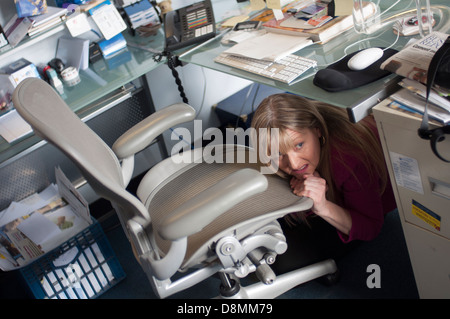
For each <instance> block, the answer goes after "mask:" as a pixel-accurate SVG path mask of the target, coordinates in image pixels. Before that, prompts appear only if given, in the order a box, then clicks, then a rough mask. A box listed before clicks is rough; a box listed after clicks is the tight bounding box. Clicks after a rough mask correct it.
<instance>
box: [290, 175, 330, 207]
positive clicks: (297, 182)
mask: <svg viewBox="0 0 450 319" xmlns="http://www.w3.org/2000/svg"><path fill="white" fill-rule="evenodd" d="M290 185H291V188H292V191H293V193H294V194H295V195H297V196H306V197H309V198H311V199H312V200H313V202H314V205H313V207H312V211H313V212H314V213H315V214H317V215H320V211H321V210H322V209H324V208H325V207H326V203H327V199H326V192H327V182H326V181H325V179H323V178H322V177H320V175H319V173H318V172H314V174H305V175H303V179H302V180H301V179H298V178H296V177H292V179H291V182H290Z"/></svg>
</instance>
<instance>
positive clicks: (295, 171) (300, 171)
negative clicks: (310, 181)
mask: <svg viewBox="0 0 450 319" xmlns="http://www.w3.org/2000/svg"><path fill="white" fill-rule="evenodd" d="M307 169H308V164H305V165H303V166H302V167H300V168H299V169H293V170H292V174H294V175H303V174H305V173H306V170H307Z"/></svg>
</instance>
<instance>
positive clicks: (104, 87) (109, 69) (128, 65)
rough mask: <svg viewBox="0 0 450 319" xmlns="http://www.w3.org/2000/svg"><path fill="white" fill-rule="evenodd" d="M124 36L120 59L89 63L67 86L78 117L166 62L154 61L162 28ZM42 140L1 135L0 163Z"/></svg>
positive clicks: (160, 45)
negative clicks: (9, 138) (150, 33)
mask: <svg viewBox="0 0 450 319" xmlns="http://www.w3.org/2000/svg"><path fill="white" fill-rule="evenodd" d="M123 35H124V36H125V38H126V40H127V44H128V48H127V50H126V51H125V52H124V53H122V54H121V55H120V56H117V57H116V58H117V59H120V60H116V63H115V64H108V63H107V62H106V60H105V59H103V58H102V59H100V60H99V61H97V62H95V63H94V64H89V68H88V69H87V70H81V71H80V73H79V74H80V79H81V81H80V83H78V84H77V85H75V86H73V87H68V86H67V85H64V94H63V95H61V97H62V98H63V99H64V100H65V101H66V103H67V104H68V105H69V107H70V108H71V109H72V110H73V111H74V112H76V113H77V114H79V116H81V117H84V116H88V115H89V113H91V112H92V110H91V109H90V108H87V106H89V105H90V104H92V103H94V102H96V101H98V100H99V99H101V98H103V97H106V96H108V95H109V94H112V93H113V92H114V91H116V90H117V89H120V88H121V87H123V86H124V85H126V84H128V83H130V82H131V81H134V80H136V79H138V78H140V77H141V76H143V75H145V74H146V73H148V72H150V71H151V70H153V69H155V68H156V67H158V66H159V65H160V64H163V63H164V62H165V61H164V60H162V61H159V62H155V61H154V59H153V55H154V53H153V52H152V50H155V51H162V49H163V46H164V30H163V28H160V29H159V30H158V32H157V34H156V35H154V36H149V37H146V38H141V37H138V36H136V37H133V36H131V35H130V34H129V33H128V31H125V32H124V33H123ZM135 45H138V46H141V48H137V47H136V46H135ZM146 48H147V49H148V50H146ZM40 140H41V139H40V138H38V137H37V136H35V135H34V134H32V133H30V134H28V135H27V136H25V137H22V138H20V139H18V140H16V141H14V142H12V143H8V142H7V141H5V140H4V139H3V138H2V137H0V166H2V165H5V164H6V162H7V161H9V160H12V159H13V158H14V157H15V156H16V155H18V154H19V153H21V152H23V151H25V150H27V149H30V147H32V146H34V145H36V143H38V142H39V141H40Z"/></svg>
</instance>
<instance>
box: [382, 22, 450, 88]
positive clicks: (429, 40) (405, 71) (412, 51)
mask: <svg viewBox="0 0 450 319" xmlns="http://www.w3.org/2000/svg"><path fill="white" fill-rule="evenodd" d="M448 36H449V35H448V34H445V33H442V32H439V31H433V32H432V33H430V34H429V35H427V36H425V37H423V38H422V39H419V40H417V41H415V42H414V43H412V44H410V45H408V46H406V47H404V48H403V49H402V50H400V51H399V52H398V53H396V54H394V55H393V56H391V57H390V58H389V59H387V60H386V61H384V62H383V63H382V64H381V66H380V68H381V69H383V70H387V71H390V72H392V73H396V74H398V75H400V76H403V77H405V78H408V79H411V80H415V81H419V82H420V83H422V84H425V85H426V84H427V74H428V67H429V65H430V62H431V59H432V58H433V56H434V54H435V53H436V51H437V50H438V49H439V48H440V47H441V46H442V45H443V44H444V42H445V41H446V39H447V38H448Z"/></svg>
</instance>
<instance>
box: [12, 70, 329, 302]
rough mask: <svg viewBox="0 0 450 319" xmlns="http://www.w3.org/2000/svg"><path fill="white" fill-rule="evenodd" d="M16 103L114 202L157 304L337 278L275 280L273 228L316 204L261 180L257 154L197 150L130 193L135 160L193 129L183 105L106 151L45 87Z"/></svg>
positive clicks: (281, 241)
mask: <svg viewBox="0 0 450 319" xmlns="http://www.w3.org/2000/svg"><path fill="white" fill-rule="evenodd" d="M13 103H14V106H15V108H16V109H17V111H18V112H19V114H20V115H21V116H22V117H23V118H24V119H25V120H26V121H27V122H28V123H29V124H30V125H31V127H32V128H33V130H34V132H35V134H36V135H38V136H40V137H42V138H43V139H45V140H47V141H48V142H50V143H51V144H53V145H55V146H56V147H57V148H59V149H60V150H61V151H62V152H63V153H64V154H66V155H67V156H68V157H69V158H70V159H71V160H72V161H73V162H74V163H75V164H76V165H77V166H78V167H79V169H80V170H81V172H82V174H83V176H84V177H85V178H86V180H87V181H88V183H89V184H90V185H91V187H92V188H93V189H94V190H95V192H96V193H97V194H98V195H99V196H101V197H103V198H106V199H107V200H109V201H110V202H111V203H112V206H113V208H114V209H115V211H116V213H117V215H118V217H119V219H120V222H121V224H122V226H123V229H124V231H125V233H126V235H127V237H128V239H129V241H130V244H131V247H132V249H133V252H134V254H135V256H136V258H137V260H138V261H139V263H140V265H141V266H142V268H143V270H144V271H145V273H146V274H147V276H148V278H149V281H150V283H151V286H152V288H153V290H154V292H155V293H156V294H157V296H158V297H159V298H166V297H168V296H171V295H173V294H174V293H177V292H179V291H182V290H184V289H187V288H189V287H191V286H193V285H195V284H197V283H199V282H201V281H203V280H205V279H207V278H208V277H210V276H212V275H218V276H219V277H220V279H221V282H222V284H221V285H220V288H219V292H220V293H219V294H218V297H225V298H274V297H277V296H279V295H280V294H283V293H284V292H286V291H288V290H289V289H291V288H293V287H295V286H297V285H300V284H302V283H304V282H306V281H309V280H313V279H315V278H318V277H324V276H327V275H330V274H334V273H336V272H337V268H336V265H335V263H334V261H333V260H325V261H323V262H319V263H317V264H314V265H310V266H307V267H304V268H302V269H298V270H294V271H292V272H290V273H287V274H283V275H279V276H275V274H274V273H273V271H272V270H271V268H270V264H272V263H273V262H274V260H275V258H276V256H277V255H278V254H281V253H283V252H285V251H286V249H287V244H286V240H285V237H284V235H283V233H282V230H281V228H280V225H279V224H278V222H277V219H278V218H281V217H283V216H284V215H286V214H289V213H292V212H302V211H306V210H308V209H309V208H310V207H311V206H312V201H311V199H309V198H300V197H297V196H295V195H293V194H292V192H291V191H290V189H289V186H288V185H287V183H286V181H285V180H283V179H281V178H280V177H278V176H277V175H275V174H271V175H270V174H266V175H263V174H261V173H260V167H259V166H258V164H256V163H253V162H252V161H250V160H249V159H250V158H251V156H252V155H254V152H255V151H254V150H253V149H251V148H249V147H245V146H239V145H222V146H220V147H214V148H212V149H210V150H212V151H211V152H210V154H209V155H205V153H207V152H205V151H204V149H201V148H198V149H193V150H190V151H187V152H183V153H180V154H176V155H173V156H171V157H169V158H167V159H164V160H162V161H161V162H159V163H158V164H156V165H155V166H154V167H153V168H151V169H150V170H149V171H148V172H147V173H146V174H145V176H144V177H143V178H142V180H141V182H140V185H139V187H138V189H137V196H134V195H133V194H131V193H129V192H128V191H127V190H126V186H127V184H128V182H129V181H130V179H131V176H132V170H133V158H134V154H136V153H137V152H139V151H141V150H143V149H145V148H146V147H147V146H148V145H150V144H151V142H152V141H153V140H154V139H155V138H156V137H157V136H159V135H160V134H161V133H162V132H164V131H165V130H167V129H169V128H171V127H174V126H176V125H179V124H180V123H183V122H188V121H191V120H193V119H194V115H195V111H194V110H193V109H192V108H191V107H190V106H189V105H187V104H183V103H179V104H174V105H171V106H168V107H166V108H164V109H161V110H159V111H157V112H155V113H153V114H152V115H150V116H149V117H147V118H145V119H144V120H142V121H141V122H140V123H138V124H136V125H135V126H134V127H132V128H131V129H130V130H128V131H127V132H125V133H124V134H123V135H122V136H121V137H120V138H119V139H118V140H117V141H116V142H115V143H114V145H113V146H112V148H110V147H108V146H107V145H106V144H105V143H104V142H103V141H102V140H101V139H100V137H99V136H98V135H96V134H95V132H93V131H92V130H91V129H90V128H89V127H88V126H87V125H86V124H85V123H83V122H82V121H81V120H80V119H79V118H78V116H77V115H76V114H75V113H74V112H73V111H71V110H70V108H69V107H68V106H67V105H66V103H65V102H64V101H63V99H62V98H61V97H60V96H59V95H58V93H56V91H55V90H54V89H53V88H52V87H51V86H50V85H48V84H47V83H46V82H45V81H43V80H40V79H36V78H29V79H26V80H24V81H22V82H21V83H20V84H19V85H18V86H17V88H16V90H15V91H14V94H13ZM252 152H253V153H252ZM241 156H243V157H245V158H246V160H242V158H243V157H241ZM187 158H189V160H186V159H187ZM183 159H184V160H183ZM230 159H232V160H231V162H232V163H230ZM250 273H256V275H257V277H258V278H259V279H260V280H259V281H258V280H252V281H251V282H252V283H251V284H249V285H248V286H246V287H244V286H243V285H241V282H242V281H243V280H242V278H244V277H246V276H247V275H248V274H250ZM174 278H175V279H174Z"/></svg>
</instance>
